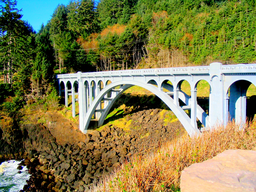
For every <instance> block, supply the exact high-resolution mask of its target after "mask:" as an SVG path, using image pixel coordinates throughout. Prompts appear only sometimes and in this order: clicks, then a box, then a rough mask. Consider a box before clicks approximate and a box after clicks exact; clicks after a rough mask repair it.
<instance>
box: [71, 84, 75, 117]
mask: <svg viewBox="0 0 256 192" xmlns="http://www.w3.org/2000/svg"><path fill="white" fill-rule="evenodd" d="M71 95H72V116H73V117H75V116H76V98H75V86H74V84H73V85H72V87H71Z"/></svg>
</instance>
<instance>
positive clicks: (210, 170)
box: [180, 150, 256, 192]
mask: <svg viewBox="0 0 256 192" xmlns="http://www.w3.org/2000/svg"><path fill="white" fill-rule="evenodd" d="M180 188H181V191H182V192H190V191H191V192H194V191H197V192H201V191H202V192H206V191H207V192H211V191H212V192H216V191H218V192H220V191H223V192H224V191H232V192H245V191H246V192H247V191H248V192H249V191H256V151H251V150H227V151H224V152H223V153H221V154H219V155H217V156H216V157H214V158H213V159H210V160H207V161H205V162H202V163H196V164H193V165H191V166H189V167H187V168H185V169H184V170H183V171H182V173H181V184H180Z"/></svg>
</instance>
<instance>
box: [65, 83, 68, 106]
mask: <svg viewBox="0 0 256 192" xmlns="http://www.w3.org/2000/svg"><path fill="white" fill-rule="evenodd" d="M65 106H66V107H68V85H67V83H65Z"/></svg>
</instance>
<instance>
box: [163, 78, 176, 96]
mask: <svg viewBox="0 0 256 192" xmlns="http://www.w3.org/2000/svg"><path fill="white" fill-rule="evenodd" d="M161 90H162V91H163V92H165V93H167V94H168V95H169V96H170V97H171V98H173V97H174V90H173V83H172V82H171V81H170V80H165V81H163V82H162V84H161Z"/></svg>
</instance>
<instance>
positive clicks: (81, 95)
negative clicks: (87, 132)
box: [77, 72, 87, 131]
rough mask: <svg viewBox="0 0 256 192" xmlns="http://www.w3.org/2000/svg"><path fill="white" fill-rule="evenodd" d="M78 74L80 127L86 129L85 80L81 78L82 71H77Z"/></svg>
mask: <svg viewBox="0 0 256 192" xmlns="http://www.w3.org/2000/svg"><path fill="white" fill-rule="evenodd" d="M77 76H78V104H79V129H80V130H81V131H82V130H84V117H85V113H86V109H85V108H86V105H87V104H86V98H85V97H86V95H85V94H84V93H85V90H84V84H83V80H82V78H81V72H78V73H77Z"/></svg>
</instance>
